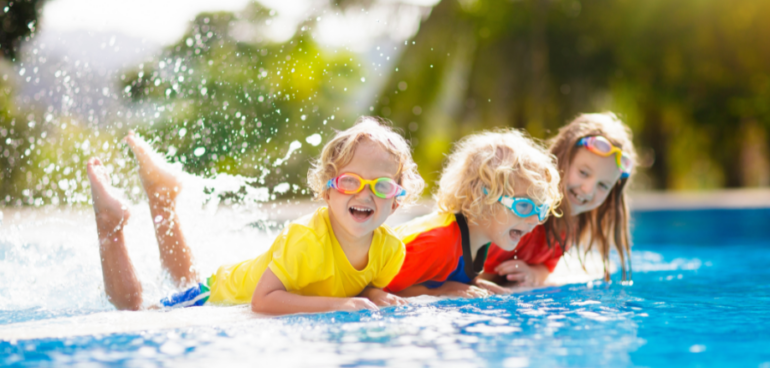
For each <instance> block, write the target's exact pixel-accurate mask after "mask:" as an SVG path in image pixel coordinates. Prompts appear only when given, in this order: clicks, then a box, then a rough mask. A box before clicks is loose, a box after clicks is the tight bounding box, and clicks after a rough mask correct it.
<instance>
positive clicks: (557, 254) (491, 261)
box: [484, 225, 563, 274]
mask: <svg viewBox="0 0 770 368" xmlns="http://www.w3.org/2000/svg"><path fill="white" fill-rule="evenodd" d="M562 254H563V252H562V249H561V247H560V246H559V245H558V244H554V245H553V248H548V242H547V241H546V239H545V226H543V225H538V226H537V227H535V229H534V230H532V232H530V233H529V234H527V235H524V236H523V237H522V238H521V240H519V244H518V245H517V246H516V249H514V250H512V251H510V252H509V251H505V250H503V249H501V248H500V247H498V246H497V245H495V244H492V245H491V246H490V247H489V251H488V252H487V261H486V262H485V263H484V272H486V273H491V274H495V273H496V272H495V268H496V267H497V266H498V265H500V264H501V263H503V262H505V261H507V260H509V259H514V258H516V259H518V260H520V261H524V262H526V263H527V264H529V265H536V264H542V265H545V266H546V267H548V271H549V272H553V270H554V268H556V264H557V263H559V259H561V256H562Z"/></svg>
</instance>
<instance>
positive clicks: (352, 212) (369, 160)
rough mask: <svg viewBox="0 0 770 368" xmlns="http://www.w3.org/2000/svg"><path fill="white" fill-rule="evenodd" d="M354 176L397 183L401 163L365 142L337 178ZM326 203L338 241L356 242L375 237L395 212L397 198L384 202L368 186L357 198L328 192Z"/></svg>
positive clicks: (341, 169) (355, 195)
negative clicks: (348, 174)
mask: <svg viewBox="0 0 770 368" xmlns="http://www.w3.org/2000/svg"><path fill="white" fill-rule="evenodd" d="M344 173H352V174H356V175H358V176H360V177H361V178H363V179H367V180H372V179H377V178H382V177H386V178H391V179H394V180H395V179H396V175H397V174H398V162H397V160H396V158H395V157H393V155H391V154H390V153H389V152H387V151H386V150H385V149H384V148H383V147H382V146H380V145H379V144H378V143H375V142H372V141H369V140H366V139H365V140H363V141H361V142H359V143H358V146H357V147H356V149H355V153H354V154H353V159H352V160H351V161H350V162H349V163H348V164H347V165H345V166H344V167H341V168H339V170H338V175H340V174H344ZM324 199H325V201H326V203H327V205H328V206H329V212H330V216H329V217H330V220H331V223H332V227H333V229H334V232H335V235H336V236H337V239H347V240H355V239H361V238H362V237H367V236H369V237H370V236H372V232H373V231H374V230H375V229H376V228H378V227H380V226H381V225H382V224H383V223H384V222H385V220H386V219H387V218H388V216H390V215H391V214H392V213H393V211H395V210H396V208H398V202H396V198H395V197H394V198H390V199H384V198H380V197H378V196H376V195H375V194H374V193H372V190H371V188H370V187H369V185H365V186H364V188H363V190H361V191H360V192H358V193H356V194H343V193H340V192H338V191H337V190H336V189H329V190H328V191H327V194H326V195H325V196H324Z"/></svg>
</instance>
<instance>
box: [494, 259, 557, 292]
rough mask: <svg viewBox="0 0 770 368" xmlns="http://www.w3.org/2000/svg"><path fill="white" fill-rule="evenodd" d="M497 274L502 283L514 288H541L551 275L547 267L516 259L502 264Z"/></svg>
mask: <svg viewBox="0 0 770 368" xmlns="http://www.w3.org/2000/svg"><path fill="white" fill-rule="evenodd" d="M495 272H496V273H497V275H499V276H500V277H501V278H502V280H501V283H503V284H505V283H512V284H513V286H541V285H543V283H544V282H545V279H546V278H548V275H550V273H551V272H550V271H549V270H548V267H546V266H545V265H542V264H536V265H529V264H527V263H526V262H524V261H520V260H516V259H510V260H507V261H505V262H503V263H500V265H498V266H497V267H495ZM492 281H496V280H492Z"/></svg>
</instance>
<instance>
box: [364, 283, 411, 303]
mask: <svg viewBox="0 0 770 368" xmlns="http://www.w3.org/2000/svg"><path fill="white" fill-rule="evenodd" d="M361 296H362V297H365V298H367V299H369V300H371V301H372V303H374V304H376V305H377V306H380V307H389V306H391V305H407V304H409V302H407V301H406V299H404V298H401V297H398V296H395V295H393V294H391V293H389V292H387V291H385V290H382V289H379V288H373V287H368V288H366V289H364V291H363V292H361Z"/></svg>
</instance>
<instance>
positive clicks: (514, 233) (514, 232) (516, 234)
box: [508, 229, 525, 243]
mask: <svg viewBox="0 0 770 368" xmlns="http://www.w3.org/2000/svg"><path fill="white" fill-rule="evenodd" d="M524 234H525V233H524V232H523V231H521V230H518V229H511V230H509V231H508V236H509V237H510V238H511V241H513V242H517V243H518V242H519V240H521V237H522V236H524Z"/></svg>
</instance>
